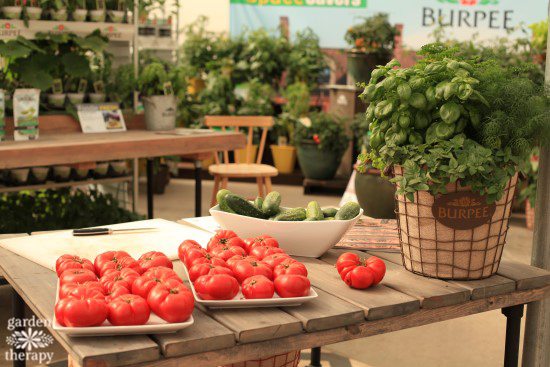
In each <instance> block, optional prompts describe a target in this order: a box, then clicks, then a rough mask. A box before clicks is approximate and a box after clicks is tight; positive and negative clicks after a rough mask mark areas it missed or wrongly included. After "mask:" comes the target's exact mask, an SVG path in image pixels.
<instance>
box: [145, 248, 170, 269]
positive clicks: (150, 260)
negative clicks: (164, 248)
mask: <svg viewBox="0 0 550 367" xmlns="http://www.w3.org/2000/svg"><path fill="white" fill-rule="evenodd" d="M138 263H139V266H140V267H141V268H142V269H143V271H147V270H149V269H151V268H154V267H157V266H164V267H165V268H169V269H172V268H173V267H174V266H173V265H172V261H170V259H169V258H168V256H166V255H165V254H163V253H162V252H156V251H150V252H147V253H145V254H143V255H141V257H140V258H139V260H138Z"/></svg>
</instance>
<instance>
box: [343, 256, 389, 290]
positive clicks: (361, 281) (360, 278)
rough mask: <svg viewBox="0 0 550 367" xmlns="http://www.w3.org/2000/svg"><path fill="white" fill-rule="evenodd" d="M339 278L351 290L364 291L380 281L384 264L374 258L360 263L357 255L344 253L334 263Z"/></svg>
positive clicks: (383, 273) (384, 267) (384, 269)
mask: <svg viewBox="0 0 550 367" xmlns="http://www.w3.org/2000/svg"><path fill="white" fill-rule="evenodd" d="M336 269H337V270H338V272H339V273H340V277H341V278H342V280H343V281H344V282H346V284H347V285H349V286H350V287H352V288H358V289H366V288H369V287H371V286H373V285H376V284H378V283H380V282H381V281H382V279H383V278H384V275H385V274H386V264H385V263H384V261H383V260H381V259H379V258H378V257H376V256H371V257H369V258H368V259H366V260H364V261H362V260H361V258H360V257H359V255H357V254H355V253H350V252H346V253H343V254H342V255H340V257H339V258H338V260H337V262H336Z"/></svg>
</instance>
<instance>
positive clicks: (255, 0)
mask: <svg viewBox="0 0 550 367" xmlns="http://www.w3.org/2000/svg"><path fill="white" fill-rule="evenodd" d="M230 3H231V4H243V5H255V6H267V5H270V6H296V7H301V6H303V7H306V6H308V7H334V8H366V7H367V0H230Z"/></svg>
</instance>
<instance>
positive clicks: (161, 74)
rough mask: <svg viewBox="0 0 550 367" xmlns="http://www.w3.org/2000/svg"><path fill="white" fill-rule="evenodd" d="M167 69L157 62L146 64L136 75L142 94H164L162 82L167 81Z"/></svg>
mask: <svg viewBox="0 0 550 367" xmlns="http://www.w3.org/2000/svg"><path fill="white" fill-rule="evenodd" d="M168 81H169V78H168V70H167V69H166V66H165V65H163V64H161V63H159V62H152V63H150V64H149V65H146V66H145V67H144V68H143V70H142V71H141V73H140V74H139V76H138V80H137V83H138V87H139V90H140V92H141V94H142V95H143V96H158V95H163V94H164V87H163V86H164V83H166V82H168Z"/></svg>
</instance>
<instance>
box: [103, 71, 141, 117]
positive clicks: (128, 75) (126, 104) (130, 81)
mask: <svg viewBox="0 0 550 367" xmlns="http://www.w3.org/2000/svg"><path fill="white" fill-rule="evenodd" d="M113 74H114V79H113V83H112V85H110V86H109V89H108V91H107V92H108V93H109V94H110V99H111V100H112V101H117V102H120V104H121V107H122V108H123V109H124V108H125V109H128V108H132V106H133V103H134V91H135V90H136V86H137V84H136V78H135V76H134V65H133V64H125V65H121V66H119V67H118V68H117V69H115V70H114V72H113Z"/></svg>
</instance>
